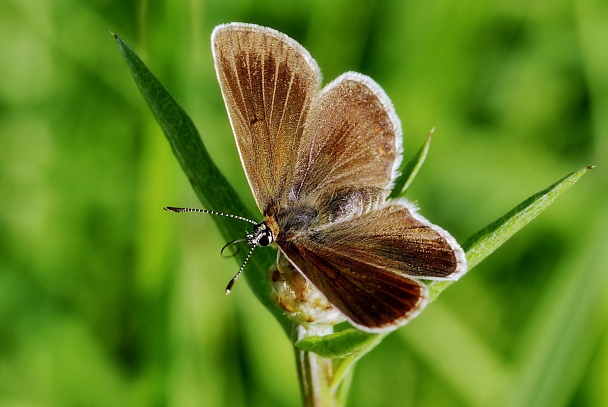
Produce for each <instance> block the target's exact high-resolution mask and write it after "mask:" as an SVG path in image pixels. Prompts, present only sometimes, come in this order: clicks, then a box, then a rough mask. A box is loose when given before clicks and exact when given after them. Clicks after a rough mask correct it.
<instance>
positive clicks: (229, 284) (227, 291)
mask: <svg viewBox="0 0 608 407" xmlns="http://www.w3.org/2000/svg"><path fill="white" fill-rule="evenodd" d="M256 247H257V246H251V249H250V250H249V253H247V257H245V261H244V262H243V265H242V266H241V268H240V269H239V271H237V273H236V275H235V276H234V277H232V280H230V282H229V283H228V286H227V287H226V295H228V294H230V290H232V286H233V285H234V283H235V282H236V279H237V278H239V276H240V275H241V273H242V272H243V269H244V268H245V264H247V262H248V261H249V258H250V257H251V253H253V251H254V250H255V248H256Z"/></svg>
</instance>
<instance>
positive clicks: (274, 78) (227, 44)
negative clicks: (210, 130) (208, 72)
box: [212, 23, 320, 213]
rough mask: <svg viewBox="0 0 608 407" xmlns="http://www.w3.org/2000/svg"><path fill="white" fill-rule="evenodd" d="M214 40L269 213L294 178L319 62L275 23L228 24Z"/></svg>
mask: <svg viewBox="0 0 608 407" xmlns="http://www.w3.org/2000/svg"><path fill="white" fill-rule="evenodd" d="M212 44H213V54H214V59H215V67H216V71H217V76H218V79H219V82H220V86H221V89H222V94H223V96H224V101H225V102H226V106H227V109H228V114H229V116H230V122H231V124H232V128H233V131H234V134H235V137H236V142H237V146H238V149H239V153H240V155H241V160H242V162H243V166H244V167H245V172H246V174H247V178H248V180H249V184H250V187H251V190H252V191H253V194H254V196H255V199H256V202H257V204H258V207H259V208H260V210H261V211H262V213H264V212H265V210H266V207H267V206H268V205H269V203H270V202H271V201H274V200H276V198H277V197H278V196H280V195H282V194H283V193H282V191H281V189H282V188H286V187H287V186H288V185H290V182H289V181H290V180H291V179H292V178H293V176H292V173H293V164H294V151H297V150H298V146H299V143H300V139H301V137H302V133H303V130H304V123H305V121H306V117H307V115H308V111H309V109H310V104H311V101H312V99H313V96H314V95H315V92H316V91H317V89H318V88H319V84H320V73H319V68H318V67H317V65H316V63H315V61H314V60H313V59H312V58H311V57H310V54H308V52H307V51H306V50H305V49H304V48H303V47H302V46H301V45H299V44H298V43H296V42H295V41H293V40H292V39H290V38H289V37H287V36H286V35H284V34H281V33H279V32H277V31H274V30H271V29H269V28H264V27H259V26H255V25H251V24H241V23H235V24H227V25H222V26H219V27H217V28H216V29H215V30H214V32H213V35H212Z"/></svg>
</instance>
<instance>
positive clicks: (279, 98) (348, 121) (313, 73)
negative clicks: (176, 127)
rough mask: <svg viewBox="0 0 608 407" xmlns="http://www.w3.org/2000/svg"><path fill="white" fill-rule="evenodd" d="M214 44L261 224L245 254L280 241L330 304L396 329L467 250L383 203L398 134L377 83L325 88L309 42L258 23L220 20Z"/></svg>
mask: <svg viewBox="0 0 608 407" xmlns="http://www.w3.org/2000/svg"><path fill="white" fill-rule="evenodd" d="M212 45H213V56H214V59H215V68H216V71H217V76H218V79H219V82H220V86H221V89H222V94H223V96H224V101H225V103H226V107H227V109H228V114H229V116H230V122H231V124H232V129H233V131H234V135H235V138H236V142H237V145H238V149H239V154H240V156H241V161H242V163H243V167H244V168H245V173H246V175H247V179H248V181H249V186H250V187H251V190H252V192H253V195H254V197H255V201H256V203H257V206H258V208H259V209H260V211H261V212H262V214H263V215H264V221H263V222H261V223H256V222H254V221H251V220H248V221H249V222H252V223H255V224H256V225H255V227H254V230H253V232H252V233H249V234H248V235H247V237H246V239H242V240H246V241H247V242H248V243H249V245H250V246H251V251H250V252H249V255H248V256H247V260H248V259H249V256H250V255H251V252H252V251H253V249H254V248H255V247H257V246H267V245H269V244H270V243H272V242H273V241H274V242H276V244H277V245H278V247H279V249H280V250H281V252H282V254H284V255H285V256H286V257H287V259H289V261H290V262H291V264H292V265H293V266H294V267H295V268H296V269H297V270H299V271H300V272H301V273H302V274H303V275H304V276H305V277H306V279H307V280H308V281H310V283H312V284H313V285H314V286H315V287H316V288H317V289H318V290H319V291H321V293H323V295H324V296H325V297H326V298H327V300H328V301H329V302H330V303H331V304H333V305H334V306H335V307H336V308H338V309H339V310H340V311H341V312H342V313H344V314H345V315H346V317H347V318H348V319H349V321H350V322H351V323H353V324H354V325H355V326H357V327H359V328H360V329H363V330H366V331H370V332H382V331H388V330H391V329H394V328H396V327H398V326H400V325H403V324H405V323H406V322H407V321H408V320H410V319H411V318H413V317H414V316H415V315H417V314H418V313H419V312H420V311H421V310H422V308H423V307H424V306H425V305H426V303H427V302H428V289H427V287H426V286H425V284H424V283H423V282H421V281H420V279H426V280H435V279H437V280H455V279H457V278H459V277H460V276H462V275H463V274H464V273H465V272H466V260H465V256H464V252H463V250H462V249H461V247H460V246H459V245H458V243H457V242H456V240H454V238H453V237H452V236H451V235H450V234H449V233H448V232H446V231H445V230H443V229H442V228H440V227H438V226H435V225H433V224H431V223H430V222H429V221H427V220H426V219H425V218H423V217H422V216H421V215H419V214H418V213H417V208H416V207H415V206H414V205H413V204H411V203H409V202H408V201H406V200H404V199H399V200H387V197H388V195H389V193H390V191H391V187H392V185H393V182H394V180H395V178H396V176H397V169H398V167H399V164H400V162H401V140H402V132H401V123H400V121H399V119H398V118H397V115H396V113H395V109H394V108H393V105H392V103H391V101H390V99H389V98H388V96H387V95H386V93H385V92H384V91H383V90H382V88H380V86H379V85H378V84H377V83H376V82H374V81H373V80H372V79H371V78H369V77H367V76H365V75H362V74H359V73H354V72H347V73H345V74H343V75H341V76H339V77H338V78H337V79H335V80H334V81H332V82H331V83H329V84H328V85H326V86H325V87H323V88H321V73H320V70H319V67H318V66H317V63H316V62H315V60H314V59H313V58H312V57H311V56H310V54H309V53H308V51H306V49H304V47H302V46H301V45H300V44H298V43H297V42H296V41H294V40H293V39H291V38H289V37H287V36H286V35H285V34H282V33H280V32H278V31H275V30H272V29H270V28H265V27H260V26H257V25H253V24H243V23H232V24H225V25H220V26H218V27H216V28H215V30H214V31H213V34H212ZM167 209H168V210H171V211H175V212H186V211H197V212H208V213H215V214H218V213H217V212H213V211H205V210H191V209H187V208H167ZM234 217H237V216H234ZM237 218H239V219H243V218H240V217H237ZM243 220H247V219H243ZM243 268H244V264H243V266H242V267H241V270H239V273H237V275H236V276H235V277H234V278H233V280H232V281H231V282H230V284H229V285H228V288H227V291H230V288H231V287H232V284H233V283H234V281H235V280H236V278H237V277H238V275H239V274H240V272H241V271H242V269H243Z"/></svg>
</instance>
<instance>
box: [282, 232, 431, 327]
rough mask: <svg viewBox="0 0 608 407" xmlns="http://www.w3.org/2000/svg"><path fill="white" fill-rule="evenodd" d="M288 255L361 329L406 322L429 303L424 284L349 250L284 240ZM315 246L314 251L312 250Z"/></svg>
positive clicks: (283, 246) (329, 299) (395, 325)
mask: <svg viewBox="0 0 608 407" xmlns="http://www.w3.org/2000/svg"><path fill="white" fill-rule="evenodd" d="M281 249H282V250H283V252H284V253H285V255H286V256H287V258H288V259H289V260H290V261H291V262H292V263H293V264H294V265H295V266H296V267H297V268H298V269H299V270H300V271H301V272H302V273H303V274H304V275H305V276H306V277H307V278H308V279H309V280H310V282H311V283H312V284H313V285H314V286H315V287H317V289H319V291H321V292H322V293H323V295H325V297H326V298H327V299H328V301H329V302H330V303H331V304H333V305H334V306H335V307H336V308H338V309H339V310H340V311H342V313H344V315H346V317H347V318H348V319H349V320H350V321H351V322H352V323H353V324H355V325H357V326H358V327H360V328H361V329H364V330H367V331H372V332H379V331H383V330H388V329H394V328H395V327H397V326H399V325H402V324H405V323H406V322H407V321H408V320H410V319H411V318H413V317H414V316H416V315H417V314H418V313H419V312H420V311H421V310H422V308H423V307H424V305H425V304H426V302H427V297H428V295H427V289H426V287H425V286H424V285H422V284H420V283H418V282H417V281H415V280H412V279H409V278H407V277H404V276H399V275H397V274H394V273H391V272H388V271H386V270H384V269H382V268H379V267H376V266H372V265H370V264H368V263H366V262H364V261H361V260H360V259H355V258H351V257H350V256H349V255H348V253H342V254H339V255H336V254H335V253H331V252H328V251H326V250H323V248H322V247H314V249H313V248H311V247H307V246H300V245H297V244H295V243H292V242H282V244H281ZM311 249H312V250H311Z"/></svg>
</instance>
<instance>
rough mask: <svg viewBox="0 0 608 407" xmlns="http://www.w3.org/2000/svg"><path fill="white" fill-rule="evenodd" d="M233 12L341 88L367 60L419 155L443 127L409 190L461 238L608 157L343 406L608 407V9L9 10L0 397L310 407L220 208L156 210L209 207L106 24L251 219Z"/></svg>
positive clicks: (388, 346)
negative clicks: (216, 35)
mask: <svg viewBox="0 0 608 407" xmlns="http://www.w3.org/2000/svg"><path fill="white" fill-rule="evenodd" d="M230 21H244V22H252V23H257V24H262V25H267V26H270V27H273V28H275V29H278V30H280V31H283V32H285V33H287V34H288V35H290V36H291V37H293V38H295V39H296V40H298V41H299V42H301V43H302V44H303V45H304V46H305V47H306V48H307V49H308V50H309V51H310V52H311V54H312V55H313V57H314V58H316V60H317V61H318V63H319V65H320V67H321V69H322V71H323V74H324V78H325V82H326V83H327V82H328V81H330V80H331V79H332V78H334V77H336V76H337V75H339V74H340V73H342V72H344V71H347V70H354V71H359V72H363V73H365V74H367V75H370V76H372V77H373V78H374V79H375V80H376V81H377V82H378V83H380V85H381V86H383V87H384V89H385V90H386V92H387V93H388V95H389V96H390V97H391V98H392V100H393V102H394V104H395V107H396V110H397V112H398V114H399V116H400V118H401V120H402V121H403V124H404V132H405V141H404V145H405V154H406V157H409V156H411V155H412V154H413V153H414V152H415V151H416V150H417V149H418V148H419V146H420V145H421V144H422V143H423V141H424V138H425V137H426V135H427V133H428V131H429V130H430V129H431V128H432V127H436V128H437V130H436V132H435V137H434V140H433V144H432V146H431V151H430V154H429V157H428V159H427V162H426V164H425V166H424V167H423V169H422V171H421V173H420V174H419V176H418V178H417V179H416V181H415V183H414V185H413V186H412V188H411V189H410V191H409V192H408V196H409V198H410V199H411V200H414V201H417V202H418V203H419V205H420V207H421V208H422V210H421V212H422V214H423V215H425V216H426V217H427V218H429V219H430V220H432V221H433V222H435V223H437V224H439V225H441V226H443V227H445V228H446V229H448V230H449V231H451V232H452V234H453V235H454V236H455V237H456V238H457V239H458V240H459V241H461V242H464V241H465V240H466V239H467V238H468V237H469V236H470V235H471V234H473V233H474V232H476V231H477V230H478V229H480V228H481V227H483V226H485V225H486V224H488V223H489V222H491V221H493V220H495V219H496V218H498V217H499V216H501V215H503V214H504V213H505V212H507V211H508V210H509V209H511V208H512V207H513V206H515V205H516V204H517V203H519V202H520V201H522V200H523V199H525V198H527V197H528V196H529V195H531V194H533V193H535V192H537V191H539V190H541V189H543V188H545V187H547V186H548V185H549V184H551V183H553V182H554V181H556V180H557V179H559V178H561V177H562V176H564V175H566V174H567V173H569V172H572V171H575V170H577V169H579V168H582V167H584V166H586V165H589V164H596V165H598V168H597V169H596V170H595V171H593V172H591V173H589V174H588V175H587V176H586V177H584V178H583V179H582V180H581V181H580V182H579V183H578V184H577V185H575V186H574V187H573V188H572V189H571V190H570V191H568V192H567V193H566V194H565V195H564V196H562V197H560V198H559V199H558V200H557V201H556V203H555V204H554V205H553V206H552V207H551V208H549V210H547V211H546V212H544V213H543V214H542V215H541V216H540V217H539V218H538V219H537V220H535V221H534V222H533V223H532V224H530V225H529V226H528V227H526V228H525V229H524V230H523V231H522V232H520V233H519V234H517V235H516V236H515V237H514V238H513V239H511V240H510V241H509V242H508V243H507V244H506V245H504V246H503V247H502V248H500V249H499V250H498V251H497V252H495V253H494V254H493V255H492V256H491V257H490V258H489V259H487V260H486V261H484V262H483V263H482V264H481V265H480V266H478V267H477V268H475V269H474V270H473V271H472V272H471V273H470V274H468V275H466V276H465V277H464V278H463V279H462V280H461V281H459V282H458V283H457V284H455V285H453V286H452V287H450V289H449V290H447V291H446V292H445V293H444V294H443V295H442V296H441V297H440V298H439V299H438V301H436V302H435V303H433V304H431V305H430V306H429V308H428V309H427V310H426V311H425V312H424V313H423V314H422V315H421V316H420V317H419V318H417V319H416V320H414V321H413V322H412V323H410V324H409V325H407V326H406V327H403V328H401V329H399V330H398V331H397V332H395V333H393V334H391V335H390V336H389V337H388V338H387V339H386V340H385V341H384V342H383V343H382V344H381V345H380V346H379V347H378V348H376V349H375V350H374V351H373V352H372V353H371V354H369V355H367V356H366V357H365V358H364V359H363V360H362V361H361V362H360V363H359V365H358V366H357V369H356V371H355V375H354V378H353V383H352V390H351V396H350V399H349V401H350V402H349V405H350V406H373V405H382V406H488V405H492V406H503V405H504V406H606V405H608V331H607V329H606V328H607V320H608V284H607V276H608V250H607V249H608V248H607V247H606V246H607V245H606V240H607V235H608V232H607V230H608V211H607V210H606V203H605V201H606V198H607V194H606V187H607V186H608V178H607V177H606V168H608V160H607V159H606V158H607V156H608V45H607V44H608V3H606V2H605V1H603V0H581V1H559V0H556V1H521V0H516V1H507V0H501V1H497V2H486V1H481V0H478V1H468V2H460V1H445V0H443V1H442V0H430V1H429V0H427V1H422V0H415V1H400V0H388V1H365V0H361V1H343V0H336V1H320V0H319V1H303V0H301V1H253V0H249V1H246V0H242V1H234V2H232V1H226V0H213V1H202V0H191V1H182V0H172V1H165V2H163V1H139V2H129V1H116V0H92V1H77V0H53V1H46V0H0V194H1V199H0V405H2V406H109V405H111V406H127V405H128V406H222V405H230V406H239V405H244V406H245V405H246V406H269V405H272V406H297V405H299V403H300V399H299V393H298V387H297V386H298V385H297V378H296V373H295V369H294V361H293V355H292V350H291V346H290V343H289V341H288V340H287V338H286V337H285V334H284V333H283V331H282V329H281V328H280V326H279V324H278V323H276V321H275V320H274V319H273V318H272V317H271V316H270V314H269V313H268V312H267V311H266V310H265V309H264V308H263V307H262V306H261V305H260V304H259V303H257V302H256V300H255V299H254V297H253V295H252V294H251V292H250V291H249V288H248V287H247V285H246V283H245V282H244V280H241V281H239V283H238V284H237V285H236V287H235V289H234V290H233V293H232V294H231V295H230V296H225V295H224V287H225V285H226V283H227V282H228V280H229V279H230V278H231V277H232V275H233V274H234V272H236V270H237V269H238V265H237V264H236V263H235V262H234V261H233V260H226V259H223V258H222V257H221V256H220V254H219V250H220V248H221V247H222V245H223V244H224V243H225V242H224V241H223V239H221V238H220V237H219V234H218V233H217V232H216V230H215V228H214V225H213V222H212V221H211V220H210V219H209V217H206V216H198V217H196V216H184V215H175V214H170V213H167V212H164V211H163V210H162V208H163V206H165V205H175V206H194V207H197V206H199V203H198V202H197V200H196V197H195V196H194V194H193V193H192V191H191V189H190V187H189V185H188V182H187V180H186V179H185V177H184V175H183V173H182V172H181V170H180V169H179V167H178V164H177V162H176V160H175V159H174V158H173V157H172V155H171V152H170V149H169V146H168V144H167V142H166V141H165V139H164V137H163V136H162V133H161V132H160V130H159V127H158V126H157V124H156V123H155V122H154V119H153V118H152V115H151V113H150V112H149V111H148V109H147V107H146V106H145V103H144V101H143V98H142V97H141V96H140V95H139V93H138V90H137V88H136V87H135V84H134V82H133V80H132V78H131V77H130V73H129V71H128V68H127V66H126V65H125V63H124V61H123V59H122V57H121V55H120V53H119V51H118V48H117V46H116V43H115V41H114V40H113V38H112V37H111V36H110V34H109V30H112V31H114V32H116V33H117V34H118V35H120V36H121V37H122V38H123V39H125V40H126V41H127V42H128V43H130V44H131V46H132V47H133V48H134V49H135V50H136V51H137V52H138V53H139V55H140V56H141V57H142V58H143V59H144V60H145V62H146V63H147V65H148V66H149V67H150V69H152V71H153V72H155V73H156V75H157V76H158V77H159V79H160V80H161V81H162V82H163V83H164V84H165V85H166V86H167V87H168V89H169V90H170V91H171V92H172V93H173V95H174V96H175V97H176V98H177V99H178V100H179V101H180V103H181V104H182V106H184V108H185V109H186V111H188V112H189V114H190V115H191V117H192V118H193V119H194V121H195V122H196V124H197V126H198V128H199V130H200V132H201V134H202V137H203V140H204V142H205V143H206V145H207V147H208V149H209V150H210V152H211V154H212V155H213V157H214V158H215V160H216V162H217V164H218V165H219V166H220V168H221V169H222V170H223V171H225V174H226V175H227V177H228V178H229V179H230V181H231V182H232V183H233V184H234V185H235V187H237V188H238V190H240V191H242V196H243V197H244V198H245V199H246V200H247V202H248V204H249V205H250V206H251V208H252V209H253V208H254V204H253V200H252V198H251V193H250V192H249V188H248V186H247V184H246V181H245V178H244V175H243V171H242V169H241V165H240V162H239V159H238V154H237V152H236V148H235V145H234V141H233V137H232V134H231V130H230V126H229V123H228V119H227V116H226V112H225V108H224V105H223V101H222V98H221V94H220V90H219V87H218V85H217V82H216V78H215V73H214V70H213V61H212V58H211V50H210V44H209V37H210V34H211V31H212V29H213V27H214V26H215V25H217V24H220V23H225V22H230ZM237 237H238V236H235V238H237ZM254 257H255V255H254ZM245 272H246V270H245Z"/></svg>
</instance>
